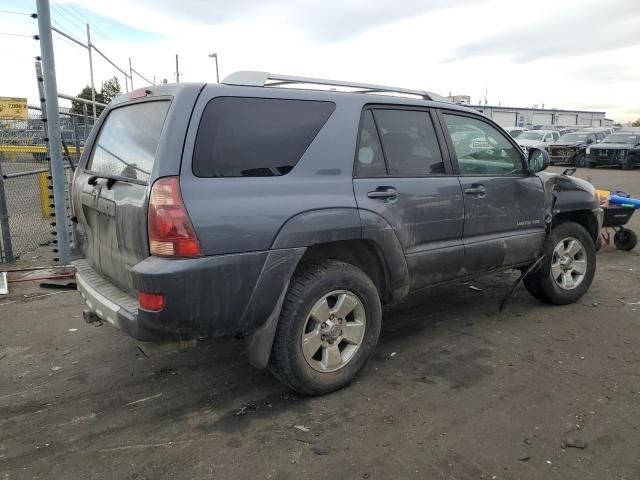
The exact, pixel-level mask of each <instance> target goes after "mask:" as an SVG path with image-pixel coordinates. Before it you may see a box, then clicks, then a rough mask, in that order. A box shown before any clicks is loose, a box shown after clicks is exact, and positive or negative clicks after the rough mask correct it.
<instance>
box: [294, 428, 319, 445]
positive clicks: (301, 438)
mask: <svg viewBox="0 0 640 480" xmlns="http://www.w3.org/2000/svg"><path fill="white" fill-rule="evenodd" d="M293 439H294V440H295V441H296V442H300V443H308V444H310V445H312V444H314V443H316V442H317V438H316V437H315V436H314V435H313V433H311V432H302V431H299V432H296V433H295V435H294V436H293Z"/></svg>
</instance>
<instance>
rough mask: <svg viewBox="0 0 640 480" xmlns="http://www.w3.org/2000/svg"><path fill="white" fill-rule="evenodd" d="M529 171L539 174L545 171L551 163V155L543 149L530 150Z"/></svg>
mask: <svg viewBox="0 0 640 480" xmlns="http://www.w3.org/2000/svg"><path fill="white" fill-rule="evenodd" d="M527 163H528V164H529V171H530V172H531V173H538V172H541V171H543V170H545V169H546V168H547V167H548V166H549V165H550V163H551V160H550V159H549V153H548V152H547V151H546V150H543V149H541V148H531V149H529V160H528V162H527Z"/></svg>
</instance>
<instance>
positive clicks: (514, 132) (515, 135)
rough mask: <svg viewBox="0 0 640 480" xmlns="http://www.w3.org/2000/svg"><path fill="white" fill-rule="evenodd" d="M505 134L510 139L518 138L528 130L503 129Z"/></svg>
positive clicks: (522, 128) (521, 128) (520, 128)
mask: <svg viewBox="0 0 640 480" xmlns="http://www.w3.org/2000/svg"><path fill="white" fill-rule="evenodd" d="M504 130H505V132H507V133H508V134H509V135H511V137H513V138H518V137H519V136H520V135H522V134H523V133H524V132H526V131H527V130H528V129H527V128H524V127H504Z"/></svg>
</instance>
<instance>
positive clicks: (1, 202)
mask: <svg viewBox="0 0 640 480" xmlns="http://www.w3.org/2000/svg"><path fill="white" fill-rule="evenodd" d="M0 233H1V234H2V236H1V237H0V240H2V242H1V243H2V244H1V245H0V263H2V262H3V261H4V262H7V263H9V262H13V247H12V246H11V232H10V231H9V214H8V213H7V197H6V196H5V194H4V177H3V176H2V162H0Z"/></svg>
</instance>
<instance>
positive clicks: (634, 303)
mask: <svg viewBox="0 0 640 480" xmlns="http://www.w3.org/2000/svg"><path fill="white" fill-rule="evenodd" d="M618 301H619V302H620V303H622V304H623V305H640V302H627V301H626V300H624V299H622V298H619V299H618Z"/></svg>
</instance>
